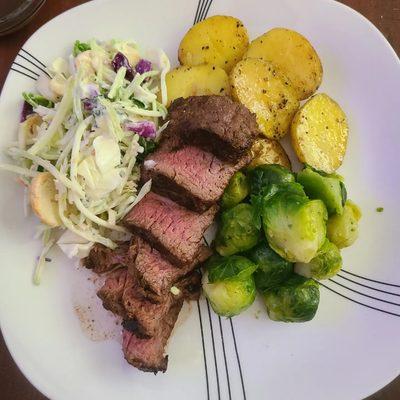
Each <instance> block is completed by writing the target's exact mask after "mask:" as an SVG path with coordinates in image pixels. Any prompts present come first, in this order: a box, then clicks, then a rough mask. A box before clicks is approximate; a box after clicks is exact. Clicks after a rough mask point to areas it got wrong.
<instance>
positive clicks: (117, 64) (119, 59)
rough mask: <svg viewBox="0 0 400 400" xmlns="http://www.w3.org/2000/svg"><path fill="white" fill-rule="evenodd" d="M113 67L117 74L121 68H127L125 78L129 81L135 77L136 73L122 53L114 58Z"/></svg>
mask: <svg viewBox="0 0 400 400" xmlns="http://www.w3.org/2000/svg"><path fill="white" fill-rule="evenodd" d="M111 65H112V67H113V69H114V71H115V72H117V71H118V70H119V69H120V68H121V67H125V68H126V74H125V78H126V79H128V81H131V80H132V79H133V77H134V76H135V72H134V71H133V69H132V67H131V65H130V64H129V61H128V59H127V58H126V57H125V56H124V55H123V54H122V53H121V52H118V53H117V54H116V55H115V56H114V58H113V60H112V61H111Z"/></svg>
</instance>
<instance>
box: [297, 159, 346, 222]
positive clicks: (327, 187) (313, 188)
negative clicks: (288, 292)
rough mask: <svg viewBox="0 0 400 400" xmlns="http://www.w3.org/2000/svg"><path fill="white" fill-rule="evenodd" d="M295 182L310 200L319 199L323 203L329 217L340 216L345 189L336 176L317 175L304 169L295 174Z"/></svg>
mask: <svg viewBox="0 0 400 400" xmlns="http://www.w3.org/2000/svg"><path fill="white" fill-rule="evenodd" d="M297 181H298V182H299V183H301V184H302V185H303V187H304V190H305V192H306V193H307V196H308V197H310V199H320V200H322V201H323V202H324V203H325V206H326V208H327V210H328V214H329V215H332V214H342V212H343V206H344V203H345V202H346V188H345V186H344V183H343V182H342V181H341V180H340V178H339V177H338V176H337V175H334V174H331V175H328V174H325V173H319V172H317V171H314V170H313V169H311V168H310V167H306V168H304V169H303V170H302V171H300V172H299V173H298V174H297Z"/></svg>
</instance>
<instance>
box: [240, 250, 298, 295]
mask: <svg viewBox="0 0 400 400" xmlns="http://www.w3.org/2000/svg"><path fill="white" fill-rule="evenodd" d="M247 256H248V257H249V259H250V260H251V261H253V262H254V263H255V264H256V266H257V270H256V272H255V273H254V280H255V283H256V287H257V289H258V290H260V291H262V292H264V291H266V290H269V289H272V288H273V287H275V286H278V285H279V284H281V283H282V282H284V281H285V280H286V279H288V278H289V277H290V276H291V275H292V274H293V264H292V263H291V262H289V261H286V260H285V259H283V258H282V257H281V256H280V255H279V254H277V253H275V252H274V251H273V250H272V249H271V247H269V246H268V243H266V242H263V243H260V244H258V245H257V246H256V247H254V248H253V249H251V250H250V251H249V252H248V253H247Z"/></svg>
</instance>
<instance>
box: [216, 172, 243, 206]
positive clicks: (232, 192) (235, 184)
mask: <svg viewBox="0 0 400 400" xmlns="http://www.w3.org/2000/svg"><path fill="white" fill-rule="evenodd" d="M249 192H250V187H249V183H248V180H247V177H246V175H245V174H244V173H243V172H241V171H238V172H236V173H235V174H234V175H233V176H232V178H231V180H230V181H229V185H228V186H227V187H226V189H225V191H224V194H223V195H222V199H221V207H222V208H223V209H227V208H232V207H234V206H236V204H239V203H240V202H241V201H242V200H244V199H245V198H246V197H247V196H248V194H249Z"/></svg>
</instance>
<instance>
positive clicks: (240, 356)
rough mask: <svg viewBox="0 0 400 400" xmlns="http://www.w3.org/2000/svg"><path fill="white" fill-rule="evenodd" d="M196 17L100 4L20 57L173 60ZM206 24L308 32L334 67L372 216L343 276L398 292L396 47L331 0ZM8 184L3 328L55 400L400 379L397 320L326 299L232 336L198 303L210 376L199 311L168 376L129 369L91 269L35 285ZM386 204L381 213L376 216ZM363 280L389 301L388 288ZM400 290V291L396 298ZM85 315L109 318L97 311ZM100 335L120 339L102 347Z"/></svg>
mask: <svg viewBox="0 0 400 400" xmlns="http://www.w3.org/2000/svg"><path fill="white" fill-rule="evenodd" d="M196 7H197V2H196V1H195V0H193V1H187V0H169V1H158V2H155V1H139V0H137V1H136V0H135V1H133V0H113V1H111V0H109V1H97V2H91V3H87V4H84V5H82V6H80V7H77V8H74V9H72V10H70V11H68V12H66V13H64V14H62V15H60V16H58V17H57V18H55V19H53V20H52V21H50V22H48V23H47V24H46V25H44V26H43V27H42V28H41V29H39V30H38V31H37V32H36V33H35V34H34V35H33V36H32V37H31V38H30V39H29V40H28V42H27V43H26V44H25V45H24V49H25V50H27V51H29V52H30V53H31V54H33V55H34V56H35V57H37V58H38V59H39V60H41V61H43V62H44V63H47V62H50V61H51V60H52V59H54V58H55V57H56V56H59V55H62V54H65V53H66V52H67V50H68V49H69V48H70V46H71V44H72V43H73V42H74V40H76V39H81V40H85V39H89V38H91V37H96V38H99V39H108V38H112V37H120V38H134V39H135V40H137V41H138V42H139V43H141V44H142V45H143V46H146V47H162V48H164V49H165V50H166V51H167V53H168V54H169V55H170V57H171V60H172V62H173V63H176V61H177V60H176V54H177V47H178V45H179V41H180V39H181V38H182V36H183V34H184V33H185V32H186V30H187V29H188V28H189V27H190V25H191V24H192V22H193V19H194V16H195V12H196ZM208 14H209V15H213V14H229V15H234V16H237V17H238V18H240V19H242V20H243V21H244V23H245V25H246V26H247V28H248V30H249V33H250V36H251V38H255V37H256V36H257V35H259V34H261V33H263V32H265V31H266V30H268V29H270V28H272V27H276V26H284V27H289V28H292V29H295V30H297V31H299V32H301V33H303V34H304V35H305V36H306V37H308V38H309V39H310V40H311V42H312V43H313V44H314V45H315V47H316V49H317V51H318V53H319V54H320V57H321V59H322V62H323V65H324V79H323V85H322V87H321V89H320V90H321V91H324V92H327V93H329V94H330V95H331V96H332V97H333V98H334V99H336V100H338V101H339V102H340V104H341V105H342V106H343V108H344V109H345V110H346V112H347V114H348V117H349V122H350V143H349V148H348V152H347V156H346V159H345V162H344V165H343V167H342V168H341V170H340V173H342V174H343V175H344V176H345V177H346V179H347V186H348V189H349V194H350V197H351V198H352V199H354V200H355V201H357V202H358V203H359V204H360V206H361V208H362V210H363V214H364V215H363V219H362V224H361V236H360V239H359V240H358V242H357V243H356V244H355V245H354V246H353V247H351V248H350V249H347V250H345V251H344V252H343V254H344V260H345V268H346V269H347V270H349V271H353V272H354V273H357V274H361V275H363V276H368V277H370V278H373V279H377V280H382V281H387V282H392V283H393V282H394V283H395V282H397V283H398V284H400V269H399V261H400V256H399V251H398V238H399V236H400V224H399V223H398V222H399V213H398V212H399V203H400V191H399V190H400V189H399V182H400V161H399V160H400V157H399V150H400V135H399V132H398V129H399V128H398V126H399V123H398V114H399V110H400V96H399V93H400V63H399V60H398V58H397V57H396V55H395V53H394V51H393V49H392V48H391V47H390V46H389V44H388V43H387V41H386V40H385V39H384V37H383V36H382V35H381V34H380V33H379V32H378V30H377V29H376V28H375V27H374V26H373V25H372V24H371V23H369V22H368V21H367V20H366V19H365V18H363V17H362V16H360V15H359V14H357V13H356V12H354V11H352V10H351V9H350V8H347V7H345V6H343V5H341V4H340V3H337V2H334V1H328V0H302V1H298V0H270V1H261V0H259V1H257V0H247V1H246V2H244V1H239V0H237V1H232V0H214V2H213V3H212V4H211V7H210V9H209V13H208ZM21 54H23V55H24V54H25V56H26V53H21ZM17 58H18V60H17V62H19V63H23V65H25V66H27V67H28V68H30V69H32V70H35V67H34V66H33V65H31V64H29V63H27V62H26V61H25V60H24V59H23V58H21V57H17ZM25 72H27V71H26V70H25ZM33 84H34V83H33V81H32V80H30V79H29V78H27V77H25V76H23V75H21V74H18V73H16V72H14V71H11V73H10V74H9V76H8V78H7V81H6V83H5V85H4V88H3V93H2V96H1V102H0V115H1V120H0V132H1V138H0V142H1V147H5V146H6V145H7V143H8V142H10V141H11V140H14V139H15V137H16V127H17V123H18V118H19V110H20V106H21V96H20V94H21V92H22V91H24V90H27V89H28V90H29V89H31V88H32V87H33ZM0 187H1V188H2V190H1V196H0V210H1V215H0V237H1V239H0V254H1V260H2V262H1V264H2V265H1V269H0V315H1V327H2V331H3V334H4V337H5V340H6V342H7V345H8V347H9V349H10V351H11V353H12V355H13V357H14V359H15V361H16V362H17V364H18V365H19V367H20V368H21V370H22V371H23V372H24V374H25V375H26V376H27V377H28V379H29V380H30V381H31V382H32V383H33V384H34V385H35V386H36V387H37V388H38V389H39V390H41V391H42V392H43V393H44V394H45V395H47V396H48V397H49V398H51V399H57V400H58V399H59V400H61V399H74V400H80V399H84V400H88V399H96V400H101V399H107V400H108V399H119V400H123V399H138V400H139V399H152V398H157V399H160V400H161V399H174V400H179V399H187V398H188V397H189V396H190V398H191V399H193V400H195V399H206V398H207V396H209V397H208V398H210V399H211V400H213V399H219V398H221V399H223V400H225V399H230V398H232V399H234V400H236V399H242V398H244V395H243V391H245V393H246V398H247V399H249V400H252V399H257V400H258V399H274V400H279V399H285V400H287V399H293V398H296V399H308V400H313V399H318V400H319V399H324V400H330V399H335V400H337V399H340V400H346V399H351V400H354V399H361V398H363V397H365V396H367V395H368V394H371V393H373V392H375V391H377V390H378V389H379V388H381V387H382V386H383V385H385V384H386V383H388V382H389V381H390V380H391V379H393V378H395V377H396V375H398V373H399V364H400V362H399V360H400V346H399V339H398V337H399V336H398V335H399V329H400V319H399V318H398V317H396V316H393V315H388V314H383V313H381V312H378V311H375V310H372V309H368V308H366V307H363V306H361V305H358V304H355V303H353V302H350V301H348V300H346V299H345V298H343V297H340V296H338V295H337V294H334V293H333V292H331V291H329V290H327V289H325V288H321V304H320V308H319V311H318V314H317V316H316V317H315V319H314V320H313V321H311V322H309V323H304V324H284V323H276V322H272V321H269V320H268V318H267V317H266V313H265V311H264V309H263V307H262V305H261V303H258V302H257V303H256V304H255V305H254V306H253V307H252V308H251V309H250V310H249V311H247V312H246V313H244V314H243V315H241V316H239V317H237V318H235V319H234V320H233V324H232V325H231V321H230V320H225V319H223V320H221V325H220V320H219V319H218V318H217V317H216V316H215V315H213V314H211V317H209V314H208V310H207V306H206V303H204V302H201V304H200V311H201V317H202V324H203V333H204V342H205V355H206V365H207V375H206V371H205V364H204V357H203V346H202V336H201V330H200V324H199V313H198V309H197V305H196V303H194V304H193V306H192V308H191V310H189V309H186V310H185V312H184V313H183V314H182V315H181V317H180V320H179V323H178V327H177V328H176V329H175V331H174V335H173V337H172V340H171V343H170V346H169V354H170V361H169V367H168V371H167V373H165V374H164V375H163V374H158V375H157V376H154V375H152V374H145V373H141V372H139V371H137V370H136V369H134V368H132V367H130V366H128V364H126V363H125V361H124V360H123V357H122V353H121V350H120V344H119V342H118V340H119V339H118V335H116V333H115V331H116V330H115V328H113V327H112V324H111V325H110V319H109V318H108V315H107V314H106V313H105V312H103V313H101V309H100V307H99V303H98V302H96V300H95V296H94V294H93V293H94V288H93V283H92V282H91V281H88V280H87V277H88V273H87V272H85V271H81V270H79V271H78V270H77V269H76V267H75V266H74V265H73V263H71V262H70V261H69V260H67V259H65V258H64V257H63V256H62V255H61V254H53V255H52V257H53V261H52V262H51V263H49V264H48V266H47V269H46V272H45V274H44V278H43V284H42V285H41V286H40V287H34V286H33V285H32V283H31V275H32V268H33V264H34V260H35V257H36V256H37V254H38V252H39V246H40V245H39V243H38V242H37V241H35V240H34V239H33V234H34V226H35V220H34V218H33V217H31V218H29V219H25V218H24V217H23V212H22V210H23V200H22V189H21V187H20V186H18V184H16V183H15V179H14V177H13V176H11V175H9V174H7V173H1V174H0ZM379 206H382V207H384V212H383V213H377V212H376V211H375V209H376V207H379ZM343 275H345V273H343ZM346 276H347V277H350V278H351V276H349V275H346ZM336 281H337V282H340V283H342V284H345V285H347V286H349V287H352V288H354V289H356V290H359V291H362V292H363V293H366V294H369V295H371V296H374V297H380V298H384V299H386V300H388V301H391V302H396V297H395V296H392V295H387V294H384V293H381V292H377V291H372V290H369V289H367V288H365V287H361V286H357V285H355V284H352V283H351V282H348V281H345V280H344V279H343V278H336ZM359 281H360V280H359ZM360 282H362V281H360ZM364 283H365V284H367V285H371V286H375V287H380V288H383V289H385V288H386V290H389V291H390V287H385V286H384V285H379V284H375V283H371V282H370V283H368V282H367V281H364ZM326 284H327V285H328V286H329V287H331V288H332V289H335V290H336V291H338V292H340V293H342V294H344V295H346V296H348V297H351V298H352V299H355V300H357V301H359V302H363V303H365V304H367V305H371V306H374V307H378V308H381V309H385V310H389V311H392V312H394V313H398V314H399V313H400V309H399V308H398V307H397V306H395V305H393V304H388V303H383V302H379V301H376V300H373V299H370V298H367V297H365V296H360V295H357V294H356V293H354V292H351V291H349V290H347V289H345V288H343V287H340V286H339V285H337V284H335V283H333V282H331V281H328V282H327V283H326ZM396 290H397V293H400V291H399V289H398V288H395V287H392V288H391V291H393V292H395V291H396ZM85 304H86V305H88V304H90V305H91V307H92V309H97V308H99V310H97V311H96V312H94V311H93V310H92V309H91V310H87V309H85V308H84V306H85ZM74 307H75V308H79V311H80V312H79V314H80V316H81V321H83V323H84V324H89V323H90V320H91V319H92V316H94V317H93V318H94V319H95V322H94V325H95V327H94V333H93V332H92V336H93V335H94V336H96V335H97V339H98V340H97V341H92V340H90V339H88V330H87V329H86V330H85V329H84V330H82V327H81V323H80V322H79V319H78V318H77V312H76V310H74ZM99 314H102V315H103V317H100V316H99ZM210 322H212V329H210V328H211V327H210ZM99 325H101V326H99ZM232 327H233V328H234V333H235V339H236V345H237V346H236V348H237V352H236V351H235V343H234V341H233V335H232V333H233V330H232ZM221 332H222V333H223V339H224V342H222V341H221ZM89 333H90V332H89ZM211 334H213V336H211ZM102 335H106V336H107V337H110V339H109V340H100V339H101V336H102ZM99 336H100V337H99ZM222 344H224V346H225V355H226V362H225V358H224V351H223V350H224V349H223V347H222ZM214 347H215V352H214V351H213V350H214ZM214 354H215V356H214ZM238 361H240V368H241V369H239V364H238ZM216 366H217V368H215V367H216ZM241 375H242V379H241ZM228 376H229V385H228V379H227V377H228ZM217 378H218V381H217ZM207 379H208V381H207ZM207 382H208V386H207ZM229 390H230V393H231V396H229ZM218 391H219V393H220V396H219V395H218ZM207 393H209V395H208V394H207Z"/></svg>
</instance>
